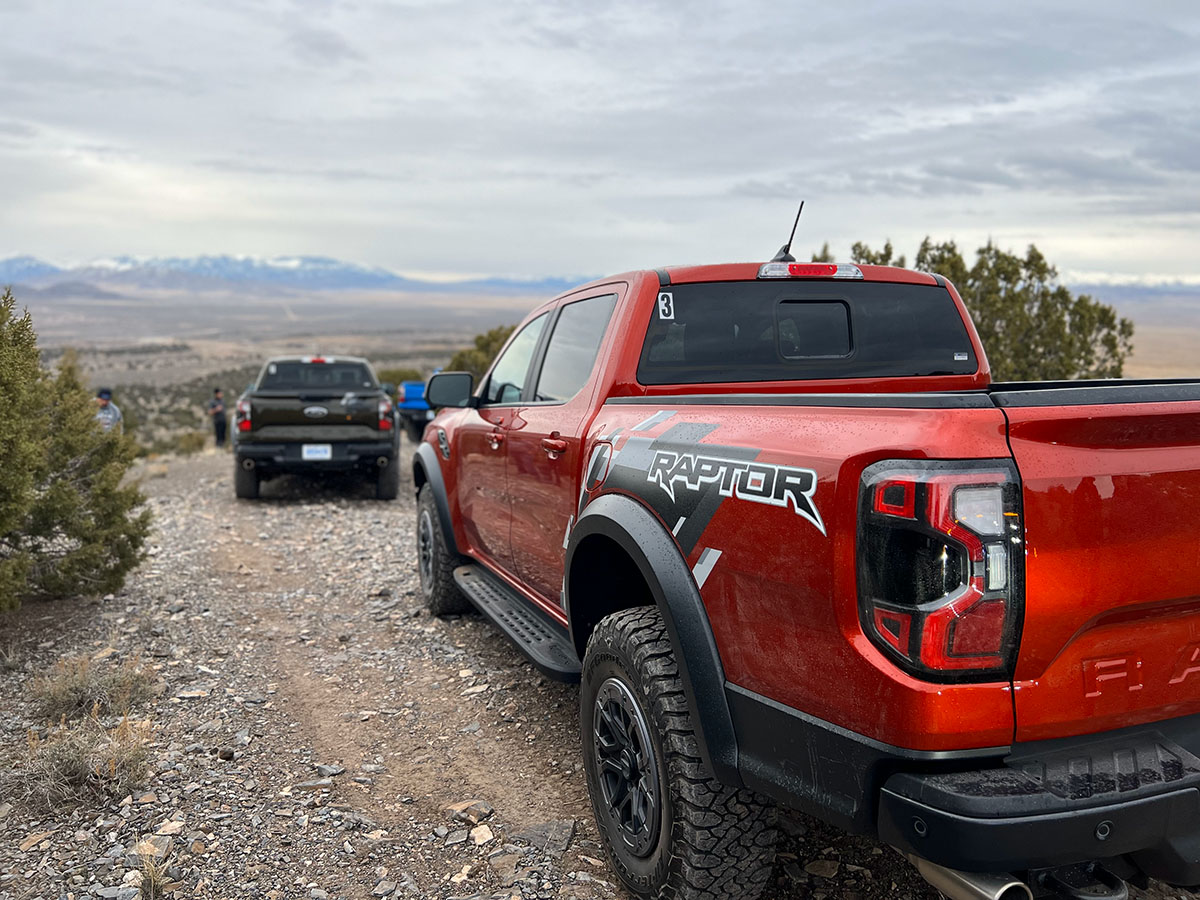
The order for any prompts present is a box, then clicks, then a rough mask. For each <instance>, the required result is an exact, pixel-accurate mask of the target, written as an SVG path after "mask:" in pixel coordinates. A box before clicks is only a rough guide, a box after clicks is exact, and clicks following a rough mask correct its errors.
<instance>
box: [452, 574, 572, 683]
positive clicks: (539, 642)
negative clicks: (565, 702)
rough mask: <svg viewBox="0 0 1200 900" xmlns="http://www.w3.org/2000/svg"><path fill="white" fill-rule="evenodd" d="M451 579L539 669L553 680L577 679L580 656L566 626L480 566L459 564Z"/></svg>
mask: <svg viewBox="0 0 1200 900" xmlns="http://www.w3.org/2000/svg"><path fill="white" fill-rule="evenodd" d="M454 580H455V581H456V582H457V583H458V587H459V589H460V590H461V591H462V592H463V593H464V594H465V595H466V596H467V599H468V600H470V601H471V602H472V603H473V604H475V606H477V607H478V608H479V611H480V612H481V613H483V614H484V615H485V616H487V617H488V618H489V619H491V620H492V621H493V622H495V623H496V625H497V626H498V627H499V629H500V630H501V631H503V632H504V633H505V634H506V635H508V636H509V638H511V639H512V641H513V643H515V644H516V645H517V646H518V647H519V648H521V652H522V653H524V654H525V655H526V656H527V657H529V661H530V662H531V663H533V664H534V665H535V666H536V667H537V668H538V670H539V671H541V672H542V673H543V674H545V675H547V676H549V677H550V678H553V679H554V680H555V681H572V682H575V681H579V669H580V667H579V657H578V656H577V655H576V653H575V645H574V644H572V643H571V638H570V635H569V634H568V633H567V631H566V629H564V628H563V627H562V626H561V625H559V624H558V623H557V622H554V621H552V620H551V619H550V618H549V617H548V616H546V615H545V614H544V613H542V612H541V611H540V610H537V609H535V608H534V607H533V605H532V604H531V603H530V602H529V601H528V600H526V599H525V598H524V597H522V596H521V595H520V594H518V593H517V592H516V591H514V590H513V589H512V588H510V587H509V586H508V585H506V584H505V583H504V582H502V581H501V580H500V579H499V578H496V577H495V576H494V575H492V574H491V573H490V572H488V571H487V569H485V568H483V566H478V565H466V566H459V567H458V568H457V569H455V570H454Z"/></svg>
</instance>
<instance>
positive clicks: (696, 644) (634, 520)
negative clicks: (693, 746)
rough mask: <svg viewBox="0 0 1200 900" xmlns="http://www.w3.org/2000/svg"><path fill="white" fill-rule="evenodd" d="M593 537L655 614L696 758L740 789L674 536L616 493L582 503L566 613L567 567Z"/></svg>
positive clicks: (722, 704)
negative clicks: (639, 582) (640, 582)
mask: <svg viewBox="0 0 1200 900" xmlns="http://www.w3.org/2000/svg"><path fill="white" fill-rule="evenodd" d="M594 534H599V535H603V536H604V537H606V538H609V539H610V540H612V541H615V542H616V543H617V544H618V545H619V546H620V547H621V549H622V550H624V551H625V553H627V554H628V555H629V557H630V558H631V559H632V560H633V561H634V563H635V564H636V565H637V567H638V570H639V571H640V572H641V574H642V578H643V579H644V580H645V582H646V584H647V585H648V586H649V587H650V592H651V595H652V596H653V597H654V602H655V603H656V604H657V606H658V608H659V609H660V610H661V611H662V615H663V620H664V621H665V622H666V626H667V634H668V635H669V637H670V639H671V646H672V649H673V650H674V651H675V662H676V664H677V665H678V667H679V676H680V680H682V682H683V689H684V693H685V694H686V696H687V699H688V703H689V704H690V705H691V709H692V710H693V712H694V713H695V717H696V726H697V728H696V741H697V743H698V744H699V747H700V756H701V758H702V759H703V760H704V762H705V763H706V764H707V765H708V767H709V769H710V771H712V773H713V774H714V775H715V776H716V777H717V778H718V779H719V780H720V781H722V782H723V783H725V784H727V785H731V786H734V787H743V786H744V783H743V781H742V777H741V775H740V773H739V772H738V749H737V736H736V734H735V732H734V728H733V716H732V715H731V713H730V710H729V701H728V698H727V697H726V695H725V668H724V666H722V664H721V655H720V652H719V651H718V649H717V642H716V639H715V638H714V637H713V632H712V625H711V624H710V623H709V621H708V612H707V610H706V609H705V607H704V601H703V600H702V599H701V598H700V591H699V589H698V588H697V587H696V580H695V578H693V577H692V572H691V569H689V568H688V565H687V561H686V560H685V559H684V558H683V555H682V554H681V553H680V552H679V547H678V545H677V544H676V543H675V540H674V538H672V537H671V535H670V533H669V532H668V531H667V529H666V528H665V527H663V525H662V523H661V522H660V521H659V520H658V519H657V518H656V517H655V516H654V514H653V513H651V512H650V511H649V510H648V509H646V507H644V506H642V504H640V503H638V502H637V501H636V500H633V499H631V498H629V497H626V496H623V495H620V494H604V495H602V496H600V497H598V498H596V499H595V500H593V501H592V502H591V503H589V504H588V505H587V508H586V509H585V510H584V511H583V513H582V514H581V515H580V516H579V520H578V521H577V522H576V523H575V527H574V528H573V529H572V530H571V538H570V541H569V543H568V545H567V556H566V570H565V571H566V572H567V575H568V577H567V578H566V579H564V580H565V583H566V585H567V590H566V613H567V621H568V623H569V626H570V629H571V640H572V641H573V642H575V643H576V646H578V642H576V641H575V637H576V636H575V618H574V617H573V616H572V615H571V592H570V587H569V585H570V577H569V575H570V571H571V563H572V559H573V557H574V555H575V551H576V549H577V548H578V547H579V545H580V543H582V541H583V540H584V539H585V538H587V537H589V536H591V535H594Z"/></svg>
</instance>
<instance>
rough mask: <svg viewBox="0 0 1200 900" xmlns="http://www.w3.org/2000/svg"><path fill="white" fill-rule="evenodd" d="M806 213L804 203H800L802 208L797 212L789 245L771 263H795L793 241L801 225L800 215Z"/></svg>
mask: <svg viewBox="0 0 1200 900" xmlns="http://www.w3.org/2000/svg"><path fill="white" fill-rule="evenodd" d="M802 212H804V201H803V200H801V201H800V208H799V209H798V210H796V221H795V222H793V223H792V233H791V234H790V235H788V239H787V243H786V244H784V245H783V246H782V247H780V248H779V252H778V253H776V254H775V258H774V259H773V260H771V262H795V261H796V257H794V256H792V241H793V240H794V239H795V237H796V226H797V225H799V224H800V213H802Z"/></svg>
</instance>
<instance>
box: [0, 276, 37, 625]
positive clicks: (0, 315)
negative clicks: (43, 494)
mask: <svg viewBox="0 0 1200 900" xmlns="http://www.w3.org/2000/svg"><path fill="white" fill-rule="evenodd" d="M15 311H16V300H15V299H14V298H13V295H12V291H11V290H9V289H7V288H6V289H5V290H4V292H3V293H2V294H0V397H2V398H3V402H0V460H3V463H2V464H0V609H6V608H8V607H11V606H15V605H16V602H17V599H18V598H19V596H20V592H21V588H22V587H23V586H24V584H25V579H26V577H27V575H28V570H29V557H28V556H27V554H25V553H24V552H22V550H21V548H20V547H19V546H18V545H17V544H16V543H15V542H14V541H13V540H12V539H10V535H14V534H17V533H19V532H20V529H21V528H22V527H23V526H24V525H25V522H26V520H27V519H28V517H29V513H30V510H31V509H33V504H34V500H35V496H36V495H35V487H36V483H35V480H34V470H35V466H36V464H37V463H38V461H39V460H40V459H41V458H42V457H43V456H44V455H45V452H46V443H47V442H46V434H45V429H44V427H43V426H42V424H41V423H40V422H39V421H38V418H37V410H38V397H37V389H38V383H39V381H40V379H41V372H42V370H41V363H40V362H39V359H38V349H37V335H35V334H34V331H33V321H32V319H30V317H29V313H28V311H27V312H25V313H24V314H23V315H21V316H19V317H18V316H17V315H16V313H15Z"/></svg>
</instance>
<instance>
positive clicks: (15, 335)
mask: <svg viewBox="0 0 1200 900" xmlns="http://www.w3.org/2000/svg"><path fill="white" fill-rule="evenodd" d="M15 307H16V301H15V300H14V298H13V296H12V293H11V291H7V290H6V291H5V292H4V293H3V295H0V388H2V389H3V390H2V392H0V395H2V396H3V397H4V398H5V402H4V403H0V459H3V460H4V463H3V465H0V609H2V608H5V607H11V606H15V605H16V604H17V603H19V602H20V601H21V600H22V599H30V598H37V599H55V598H60V597H68V596H76V595H79V594H101V593H106V592H109V591H115V590H117V589H118V588H120V586H121V585H122V584H124V581H125V576H126V575H127V574H128V573H129V571H130V570H132V569H133V568H134V566H136V565H137V564H138V562H139V561H140V560H141V556H142V547H143V545H144V544H145V542H146V537H147V535H148V534H149V530H150V513H149V511H147V510H144V509H140V507H141V506H142V503H143V501H144V499H145V498H144V497H143V496H142V494H141V493H140V492H139V491H138V490H137V488H136V487H135V486H132V485H123V484H122V482H123V480H124V478H125V474H126V472H127V470H128V468H129V465H130V463H131V462H132V461H133V459H134V456H135V455H136V448H135V446H134V444H133V441H132V440H130V439H129V438H128V437H127V436H124V435H121V434H117V433H115V432H104V431H102V430H101V429H100V427H99V426H98V424H97V423H96V420H95V414H96V409H95V405H94V403H93V400H92V397H91V395H90V392H89V391H87V390H86V389H85V388H84V386H83V383H82V381H81V380H80V377H79V370H78V367H77V365H76V363H75V359H74V356H73V354H70V353H66V354H64V355H63V357H62V359H61V361H60V363H59V367H58V370H57V372H55V373H53V374H51V373H49V372H47V371H45V370H43V369H42V368H41V364H40V362H38V361H37V339H36V336H35V334H34V332H33V324H32V322H31V321H30V318H29V314H28V313H27V312H26V313H25V314H24V315H23V316H21V317H20V318H17V317H15V314H14V310H15ZM10 398H11V399H10Z"/></svg>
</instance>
